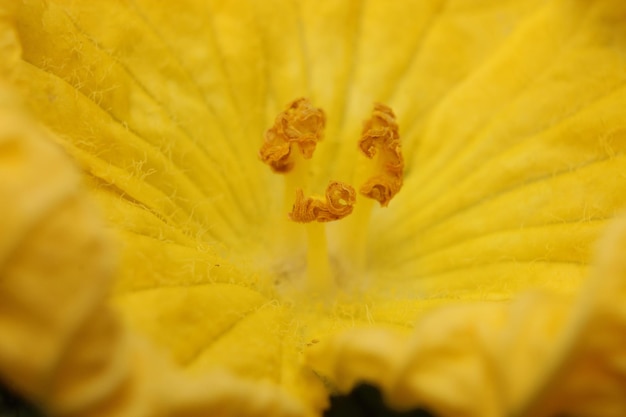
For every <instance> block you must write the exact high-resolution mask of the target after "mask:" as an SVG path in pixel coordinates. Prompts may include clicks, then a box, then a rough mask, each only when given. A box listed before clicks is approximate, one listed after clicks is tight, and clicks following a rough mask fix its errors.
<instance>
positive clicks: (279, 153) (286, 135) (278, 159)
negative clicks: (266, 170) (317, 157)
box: [259, 98, 326, 173]
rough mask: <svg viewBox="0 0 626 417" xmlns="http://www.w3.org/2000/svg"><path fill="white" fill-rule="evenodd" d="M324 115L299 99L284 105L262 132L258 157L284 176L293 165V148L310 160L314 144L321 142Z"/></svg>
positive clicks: (306, 101) (324, 121)
mask: <svg viewBox="0 0 626 417" xmlns="http://www.w3.org/2000/svg"><path fill="white" fill-rule="evenodd" d="M325 124H326V116H325V115H324V112H323V111H322V110H321V109H318V108H315V107H313V105H312V104H311V102H310V101H309V99H306V98H299V99H297V100H294V101H293V102H291V103H290V104H289V106H287V109H286V110H285V111H283V112H281V113H280V114H279V115H278V116H277V117H276V120H275V121H274V125H273V126H272V127H271V128H269V129H268V130H267V131H266V132H265V138H264V141H263V145H262V146H261V150H260V151H259V157H260V158H261V160H262V161H263V162H265V163H266V164H268V165H269V166H270V167H271V168H272V170H273V171H274V172H278V173H287V172H289V171H291V169H292V168H293V166H294V161H293V155H292V152H293V147H294V145H297V146H298V148H299V150H300V153H301V154H302V156H303V157H304V159H311V157H312V156H313V152H314V151H315V146H316V145H317V142H319V141H320V140H322V134H323V130H324V126H325Z"/></svg>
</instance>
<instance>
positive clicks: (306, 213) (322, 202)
mask: <svg viewBox="0 0 626 417" xmlns="http://www.w3.org/2000/svg"><path fill="white" fill-rule="evenodd" d="M355 202H356V191H355V190H354V188H353V187H352V186H350V185H348V184H344V183H342V182H339V181H331V182H330V183H329V184H328V187H326V195H325V199H322V198H321V197H319V196H312V197H305V196H304V191H302V189H301V188H299V189H298V190H297V191H296V201H295V202H294V203H293V208H292V210H291V213H289V218H290V219H291V220H293V221H295V222H298V223H310V222H312V221H317V222H330V221H333V220H339V219H343V218H344V217H346V216H347V215H349V214H350V213H352V210H353V209H354V203H355Z"/></svg>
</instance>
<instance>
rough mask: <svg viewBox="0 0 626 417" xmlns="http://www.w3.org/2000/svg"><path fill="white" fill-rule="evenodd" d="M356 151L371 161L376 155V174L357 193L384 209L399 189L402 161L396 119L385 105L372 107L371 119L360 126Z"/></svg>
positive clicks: (400, 186)
mask: <svg viewBox="0 0 626 417" xmlns="http://www.w3.org/2000/svg"><path fill="white" fill-rule="evenodd" d="M359 149H360V150H361V152H363V154H364V155H365V156H366V157H368V158H370V159H372V158H374V156H375V155H377V154H378V158H377V166H376V169H375V172H376V174H375V175H373V176H372V177H370V178H369V179H368V180H367V181H366V182H365V183H364V184H363V185H362V186H361V189H360V190H359V192H360V193H361V194H362V195H364V196H365V197H368V198H371V199H374V200H376V201H378V202H379V203H380V205H381V207H387V205H388V204H389V201H391V199H392V198H393V197H394V196H395V195H396V194H397V193H398V191H400V188H402V171H403V169H404V159H403V158H402V151H401V145H400V134H399V131H398V123H397V122H396V116H395V115H394V114H393V111H392V110H391V108H389V107H387V106H385V105H384V104H378V103H377V104H375V105H374V110H373V112H372V116H371V117H370V119H368V120H367V121H366V122H365V124H364V126H363V133H362V135H361V140H360V141H359Z"/></svg>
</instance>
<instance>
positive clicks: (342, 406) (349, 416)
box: [324, 384, 437, 417]
mask: <svg viewBox="0 0 626 417" xmlns="http://www.w3.org/2000/svg"><path fill="white" fill-rule="evenodd" d="M324 417H437V416H435V415H434V414H432V413H431V412H429V411H427V410H425V409H422V408H417V409H414V410H410V411H401V412H400V411H394V410H391V409H390V408H389V407H387V406H386V405H385V403H384V401H383V397H382V395H381V393H380V390H379V389H378V388H377V387H375V386H373V385H369V384H360V385H357V386H356V387H355V388H354V389H353V390H352V392H350V393H349V394H348V395H337V396H332V397H331V398H330V408H329V409H328V410H326V412H324Z"/></svg>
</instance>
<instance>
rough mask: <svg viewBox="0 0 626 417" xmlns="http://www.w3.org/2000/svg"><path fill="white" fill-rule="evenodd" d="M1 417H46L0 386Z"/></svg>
mask: <svg viewBox="0 0 626 417" xmlns="http://www.w3.org/2000/svg"><path fill="white" fill-rule="evenodd" d="M0 417H45V416H44V414H43V413H41V412H40V411H39V410H37V408H36V407H34V406H33V405H31V404H29V403H28V402H26V401H24V400H22V399H21V398H20V397H18V396H17V395H15V394H14V393H12V392H11V391H9V390H8V389H7V388H6V387H4V386H3V385H2V384H0Z"/></svg>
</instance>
